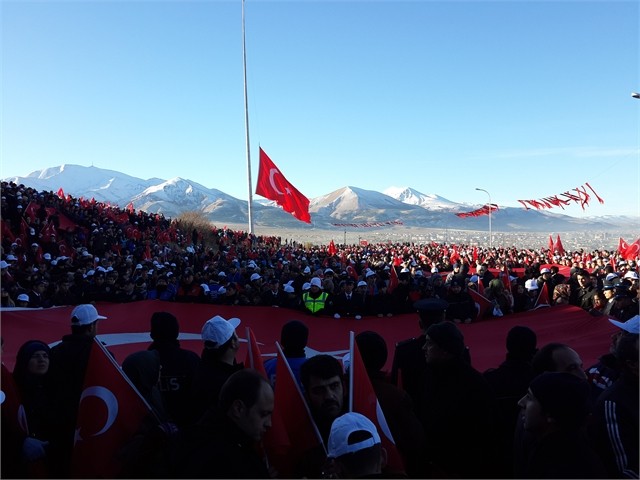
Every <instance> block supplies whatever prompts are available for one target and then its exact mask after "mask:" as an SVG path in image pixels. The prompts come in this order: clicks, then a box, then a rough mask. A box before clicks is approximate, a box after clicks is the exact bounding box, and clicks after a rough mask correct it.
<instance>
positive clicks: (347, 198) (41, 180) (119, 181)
mask: <svg viewBox="0 0 640 480" xmlns="http://www.w3.org/2000/svg"><path fill="white" fill-rule="evenodd" d="M4 181H10V182H14V183H16V184H21V183H22V184H24V185H26V186H29V187H33V188H36V189H38V190H45V191H53V192H57V191H58V189H59V188H60V187H62V189H63V190H64V192H65V193H66V194H71V195H72V196H74V197H76V198H79V197H85V198H91V197H93V198H95V199H96V200H97V201H101V202H110V203H111V204H116V205H120V206H121V207H124V206H126V205H128V204H129V203H130V202H132V203H133V206H134V207H135V208H136V209H141V210H144V211H147V212H151V213H162V214H164V215H165V217H171V218H175V217H177V216H179V215H180V214H181V213H183V212H187V211H200V212H202V213H203V214H204V215H206V217H207V218H208V219H209V220H211V221H212V222H213V223H214V224H219V223H223V224H225V223H247V222H248V206H247V202H246V201H244V200H240V199H237V198H235V197H232V196H231V195H228V194H226V193H224V192H222V191H220V190H216V189H214V188H207V187H205V186H203V185H200V184H199V183H197V182H194V181H192V180H188V179H182V178H180V177H175V178H172V179H170V180H163V179H159V178H150V179H147V180H143V179H140V178H136V177H131V176H129V175H126V174H124V173H120V172H116V171H113V170H106V169H101V168H97V167H93V166H92V167H83V166H79V165H62V166H59V167H53V168H47V169H44V170H40V171H36V172H33V173H31V174H29V175H27V176H26V177H12V178H5V179H4ZM480 206H481V205H470V204H464V203H456V202H452V201H450V200H447V199H446V198H444V197H441V196H439V195H435V194H424V193H421V192H418V191H417V190H415V189H412V188H409V187H401V188H398V187H390V188H388V189H387V190H385V192H384V193H380V192H376V191H373V190H365V189H362V188H359V187H353V186H346V187H343V188H340V189H338V190H336V191H334V192H330V193H328V194H326V195H323V196H320V197H316V198H313V199H311V201H310V206H309V211H310V213H311V220H312V224H311V225H307V224H304V223H301V222H299V221H298V220H296V219H295V218H294V217H293V216H292V215H290V214H288V213H286V212H284V211H283V210H282V209H281V208H280V207H278V206H277V205H275V204H274V202H271V201H263V200H262V199H256V200H255V201H254V202H253V220H254V223H255V224H256V225H264V226H270V227H282V228H325V227H330V226H331V225H332V224H336V223H340V224H343V223H356V224H361V223H372V222H388V221H401V222H402V224H404V225H405V226H409V227H420V228H441V229H458V230H485V229H486V226H487V219H486V217H475V218H474V217H470V218H459V217H457V216H456V215H455V213H458V212H461V211H470V210H473V209H475V208H478V207H480ZM634 221H635V224H636V225H637V221H638V220H637V219H630V218H628V217H623V218H620V219H619V218H618V217H606V218H592V219H584V218H583V219H577V218H574V217H570V216H568V215H560V214H554V213H549V212H542V211H532V210H523V209H522V208H500V210H499V211H497V212H495V213H494V214H493V215H492V222H493V229H494V231H504V232H510V231H518V232H550V231H578V230H580V231H583V230H611V229H613V228H616V227H619V226H623V227H628V226H629V225H630V224H632V222H634Z"/></svg>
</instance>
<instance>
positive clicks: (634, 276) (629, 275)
mask: <svg viewBox="0 0 640 480" xmlns="http://www.w3.org/2000/svg"><path fill="white" fill-rule="evenodd" d="M622 278H630V279H631V280H638V273H637V272H634V271H633V270H629V271H628V272H627V273H625V274H624V277H622Z"/></svg>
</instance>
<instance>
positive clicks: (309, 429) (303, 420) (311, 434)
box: [264, 342, 326, 478]
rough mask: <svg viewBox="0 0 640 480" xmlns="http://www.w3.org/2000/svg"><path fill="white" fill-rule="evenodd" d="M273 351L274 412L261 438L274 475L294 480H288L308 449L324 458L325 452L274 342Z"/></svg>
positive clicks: (284, 360) (295, 384)
mask: <svg viewBox="0 0 640 480" xmlns="http://www.w3.org/2000/svg"><path fill="white" fill-rule="evenodd" d="M276 348H277V349H278V362H277V365H276V388H275V398H274V409H273V414H272V416H271V419H272V422H271V423H272V424H271V428H270V429H269V430H267V434H266V435H265V438H264V446H265V450H266V451H267V455H268V457H269V461H270V463H271V464H272V465H273V466H274V467H275V469H276V470H277V471H278V474H279V476H280V478H295V477H292V476H293V475H294V474H295V473H296V466H297V464H298V462H299V461H300V459H301V458H302V456H303V455H304V454H306V453H307V452H309V451H310V450H312V449H322V450H324V452H325V453H324V454H325V455H326V448H325V446H324V442H323V441H322V436H321V435H320V431H319V430H318V427H317V425H316V424H315V422H314V421H313V418H312V417H311V411H310V410H309V407H308V406H307V402H306V401H305V399H304V397H303V395H302V392H301V391H300V387H299V386H298V382H297V381H296V379H295V377H294V376H293V372H292V371H291V367H290V366H289V362H287V358H286V357H285V356H284V353H282V349H281V348H280V344H279V343H278V342H276ZM275 420H277V421H275ZM278 430H281V431H278Z"/></svg>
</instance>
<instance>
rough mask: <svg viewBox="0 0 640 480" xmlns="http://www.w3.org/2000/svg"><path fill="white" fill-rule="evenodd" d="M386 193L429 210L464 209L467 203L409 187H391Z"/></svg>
mask: <svg viewBox="0 0 640 480" xmlns="http://www.w3.org/2000/svg"><path fill="white" fill-rule="evenodd" d="M382 193H384V194H385V195H388V196H390V197H391V198H395V199H396V200H400V201H401V202H402V203H407V204H409V205H417V206H418V207H422V208H427V209H429V210H446V211H449V212H450V211H455V212H458V211H462V210H464V209H465V208H466V207H467V205H464V204H461V203H455V202H452V201H450V200H447V199H446V198H443V197H441V196H440V195H435V194H428V195H427V194H424V193H420V192H418V191H417V190H414V189H413V188H409V187H389V188H387V189H386V190H385V191H384V192H382Z"/></svg>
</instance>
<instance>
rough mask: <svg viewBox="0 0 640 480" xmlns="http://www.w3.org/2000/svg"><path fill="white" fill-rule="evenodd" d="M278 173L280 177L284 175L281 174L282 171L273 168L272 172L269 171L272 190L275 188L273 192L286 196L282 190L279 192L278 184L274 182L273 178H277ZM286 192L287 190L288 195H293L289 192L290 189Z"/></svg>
mask: <svg viewBox="0 0 640 480" xmlns="http://www.w3.org/2000/svg"><path fill="white" fill-rule="evenodd" d="M276 173H277V174H279V175H282V174H281V173H280V170H278V169H277V168H272V169H271V170H269V182H270V183H271V188H273V190H274V191H275V192H276V193H277V194H278V195H285V193H284V192H281V191H280V190H278V187H276V183H275V182H274V181H273V177H275V175H276ZM285 190H286V195H291V191H290V190H289V187H287V188H285Z"/></svg>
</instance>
